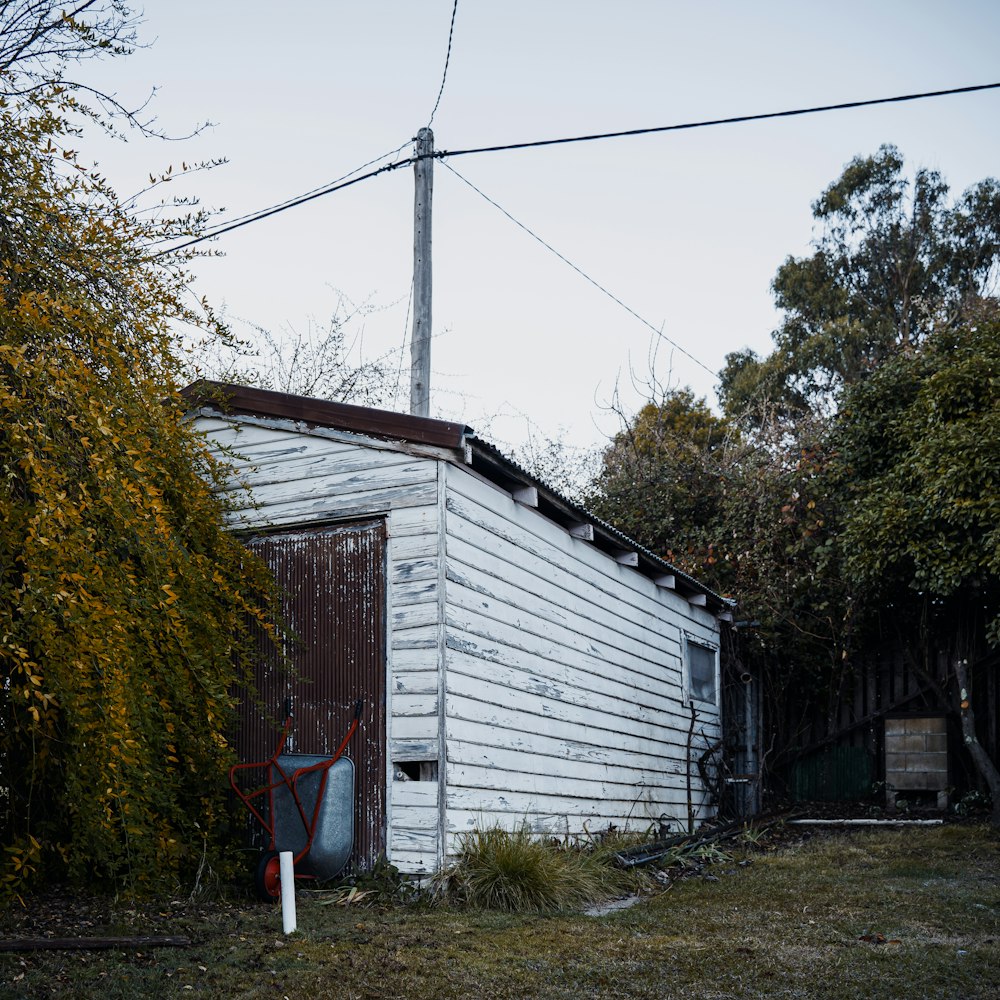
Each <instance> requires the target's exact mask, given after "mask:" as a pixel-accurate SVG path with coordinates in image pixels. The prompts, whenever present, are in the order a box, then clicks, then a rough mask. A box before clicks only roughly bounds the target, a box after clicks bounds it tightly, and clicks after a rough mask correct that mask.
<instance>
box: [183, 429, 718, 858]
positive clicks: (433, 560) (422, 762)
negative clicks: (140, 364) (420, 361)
mask: <svg viewBox="0 0 1000 1000" xmlns="http://www.w3.org/2000/svg"><path fill="white" fill-rule="evenodd" d="M198 426H199V428H200V429H201V430H202V431H203V432H204V433H205V434H206V436H207V438H208V440H209V441H210V442H211V443H212V444H213V445H214V447H216V448H217V449H218V450H219V451H220V452H225V453H227V454H228V456H229V460H230V461H231V463H232V464H233V467H234V482H233V486H232V499H233V501H234V504H233V507H234V509H233V512H232V520H233V526H234V528H240V529H245V530H281V529H282V528H286V527H287V528H289V529H290V528H296V529H301V528H308V526H310V525H317V526H318V525H321V524H324V523H329V522H331V521H338V520H350V519H352V518H370V517H372V516H384V517H385V520H386V526H387V546H386V552H387V556H386V584H387V586H386V615H387V622H386V629H387V643H386V649H387V658H388V663H387V664H386V670H387V675H386V692H387V700H388V705H387V710H386V716H387V724H386V725H387V733H386V736H387V742H388V761H389V764H388V773H387V775H386V788H387V818H388V824H387V826H388V828H387V839H386V843H387V844H388V855H389V860H390V861H391V862H392V863H393V864H395V865H397V866H398V867H399V868H400V870H402V871H404V872H410V873H429V872H432V871H434V870H435V869H436V868H437V867H438V866H439V865H440V863H441V862H442V861H443V859H444V857H445V854H446V853H447V852H448V851H449V850H453V849H454V846H455V843H456V837H457V835H458V834H460V833H461V832H463V831H467V830H470V829H472V828H473V827H475V826H477V825H478V826H482V825H483V824H489V823H492V822H498V823H501V824H503V825H505V826H507V827H511V826H516V825H519V824H520V823H521V822H524V821H527V822H528V823H529V824H530V825H531V826H532V827H533V828H534V829H536V830H539V831H542V830H546V831H552V832H556V833H560V834H563V833H571V834H572V833H581V832H583V831H584V829H585V828H587V829H589V830H590V831H592V832H597V831H599V830H601V829H604V828H607V827H608V826H609V825H614V826H616V827H618V828H619V829H629V830H645V829H647V828H648V827H649V826H651V825H655V824H658V823H659V822H660V821H661V820H670V821H673V822H674V823H675V825H676V822H677V821H680V820H683V819H686V815H687V780H688V779H687V770H688V745H687V744H688V730H689V726H690V722H691V716H690V712H689V710H688V707H687V704H688V701H687V695H686V689H685V671H684V663H683V658H684V650H685V643H686V642H688V641H691V640H693V641H696V642H700V643H702V644H704V645H707V646H710V647H713V648H717V647H718V625H717V622H716V619H715V617H714V616H713V615H712V614H710V613H708V612H707V611H706V610H705V609H704V608H700V607H695V606H692V605H691V604H690V603H689V602H688V601H687V600H685V599H684V598H683V597H682V596H680V595H679V594H678V593H676V592H675V591H673V590H670V589H668V588H665V587H659V586H657V585H656V584H655V583H654V581H653V580H651V579H650V578H649V577H648V576H646V575H644V574H643V573H641V572H639V571H638V570H637V569H635V568H632V567H629V566H625V565H622V564H620V563H618V562H617V561H616V560H615V559H614V558H612V556H610V555H608V554H607V553H605V552H603V551H601V550H600V549H598V548H597V547H596V546H594V545H593V544H591V543H590V542H588V541H586V540H584V539H582V538H576V537H573V536H571V535H570V533H569V531H568V530H566V529H565V528H564V527H561V526H560V525H559V524H557V523H555V522H554V521H552V520H550V519H548V518H547V517H545V516H544V515H542V514H541V513H540V512H539V511H538V510H536V509H534V508H532V507H530V506H525V505H523V504H521V503H519V502H517V501H515V500H514V498H513V497H512V496H511V494H510V493H508V492H506V491H504V490H503V489H501V488H499V487H498V486H496V485H495V484H493V483H492V482H489V481H487V480H486V479H484V478H483V477H481V476H480V475H478V474H477V473H475V472H474V471H472V470H471V469H470V468H468V467H467V466H465V465H463V464H461V463H460V462H459V461H458V456H457V454H456V453H454V452H448V453H445V452H442V451H435V450H434V449H430V448H426V447H422V446H407V445H404V444H401V443H400V442H386V441H378V440H372V439H366V438H364V437H363V436H361V435H359V434H357V433H354V432H342V431H335V430H330V429H325V428H312V427H304V426H303V425H301V424H296V423H294V422H292V421H290V420H284V419H275V418H257V417H227V418H226V419H221V418H219V417H218V416H215V415H212V414H211V413H206V414H204V415H203V416H202V417H201V418H200V419H199V421H198ZM718 722H719V720H718V710H717V709H716V708H715V706H713V705H708V704H705V703H699V704H698V706H697V717H696V724H695V730H694V740H693V755H692V764H691V770H692V774H691V781H692V798H693V804H694V806H695V808H696V810H697V811H698V813H699V815H700V816H701V817H704V816H707V815H708V808H709V807H708V805H707V802H706V797H705V794H704V789H703V788H702V786H701V781H700V777H699V775H698V770H697V766H696V764H695V761H696V759H697V756H698V755H699V754H700V753H701V752H702V750H704V749H705V747H706V745H707V744H708V743H709V742H712V741H714V740H715V739H716V738H717V736H718V728H719V727H718Z"/></svg>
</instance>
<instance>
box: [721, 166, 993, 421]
mask: <svg viewBox="0 0 1000 1000" xmlns="http://www.w3.org/2000/svg"><path fill="white" fill-rule="evenodd" d="M813 217H814V218H815V219H816V221H817V223H818V224H819V225H820V226H821V227H822V229H821V233H820V235H819V237H818V238H817V239H816V241H815V244H814V246H815V251H814V253H813V254H812V255H811V256H809V257H805V258H801V259H798V258H794V257H789V258H788V259H787V260H786V261H785V262H784V264H782V265H781V267H779V268H778V273H777V275H776V276H775V279H774V282H773V285H772V287H773V290H774V295H775V301H776V304H777V305H778V307H779V308H780V309H781V310H783V312H784V318H783V320H782V323H781V326H780V327H779V328H778V329H777V330H776V331H775V333H774V350H773V351H772V353H771V354H770V355H769V356H768V357H767V358H764V359H761V358H759V357H757V355H756V354H755V353H754V352H752V351H742V352H736V353H734V354H730V355H729V356H728V358H727V364H726V367H725V369H724V370H723V372H722V374H721V391H720V395H721V398H722V401H723V405H724V408H725V410H726V412H727V413H728V414H730V415H734V414H737V413H744V412H746V411H747V407H748V405H749V404H750V403H751V402H752V401H753V400H754V399H758V398H764V399H767V400H768V401H770V402H771V403H772V404H773V405H778V406H780V407H781V408H782V410H783V412H784V413H785V414H786V415H787V416H789V417H790V418H792V419H794V416H795V415H796V414H798V413H802V412H805V411H807V410H811V411H813V412H821V411H826V412H832V410H834V409H835V408H836V400H837V399H838V397H839V394H840V393H841V392H842V391H843V389H844V388H845V387H846V386H849V385H851V384H853V383H854V382H856V381H857V380H858V379H859V378H862V377H864V376H865V375H866V374H868V373H870V372H871V371H873V370H875V369H876V368H877V367H878V366H879V365H880V364H882V363H883V362H884V361H885V360H886V359H888V358H890V357H892V356H894V355H896V354H899V353H902V354H907V353H911V352H913V351H915V350H918V349H919V347H920V345H921V343H922V342H923V341H924V339H925V338H926V337H927V336H928V334H929V333H930V332H931V331H932V330H940V329H954V328H956V327H958V326H960V325H962V324H963V323H964V322H965V321H966V320H967V319H968V317H969V316H970V315H971V314H972V312H973V311H974V310H975V308H976V304H977V303H978V302H979V300H980V299H981V298H982V296H983V295H985V294H986V293H987V291H988V289H989V281H990V279H991V277H992V276H993V275H994V274H995V269H996V266H997V264H998V263H1000V184H998V183H997V181H995V180H993V179H987V180H984V181H980V182H979V183H978V184H976V185H974V186H973V187H971V188H970V189H969V190H968V191H966V192H965V193H964V194H963V195H962V196H961V197H960V198H959V199H958V200H957V201H956V202H954V203H953V204H949V201H948V186H947V184H945V182H944V181H943V180H942V178H941V176H940V175H939V174H938V173H937V172H936V171H931V170H918V171H917V172H916V174H915V176H914V178H913V180H912V182H911V181H910V180H909V179H908V178H907V177H906V175H905V173H904V162H903V159H902V157H901V155H900V154H899V151H898V150H896V149H895V148H894V147H893V146H882V147H881V148H880V149H879V150H878V152H877V153H875V154H874V155H873V156H867V157H860V156H859V157H856V158H855V159H854V160H852V161H851V162H850V163H849V164H848V165H847V167H846V168H845V170H844V172H843V174H842V175H841V176H840V177H839V178H838V179H837V180H836V181H834V182H833V183H832V184H831V185H830V186H829V187H828V188H827V189H826V191H824V192H823V194H822V195H821V196H820V197H819V198H818V199H817V200H816V202H814V204H813ZM751 412H752V410H751Z"/></svg>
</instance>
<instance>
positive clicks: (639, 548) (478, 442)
mask: <svg viewBox="0 0 1000 1000" xmlns="http://www.w3.org/2000/svg"><path fill="white" fill-rule="evenodd" d="M468 443H469V445H470V446H471V447H472V449H473V451H474V452H475V451H479V452H482V453H484V454H486V455H488V456H490V457H492V458H493V459H494V460H495V461H498V462H500V463H501V464H502V465H504V466H506V467H507V469H508V470H509V471H510V472H511V473H513V474H514V475H513V476H512V478H517V479H518V480H520V481H521V482H523V483H524V485H531V486H534V487H535V488H536V489H538V490H539V491H541V492H542V493H544V494H545V495H546V496H547V498H548V499H549V500H550V502H552V503H553V504H554V505H556V506H559V507H563V508H564V509H565V510H566V511H568V512H572V513H573V514H575V515H576V516H577V517H578V518H579V519H580V521H581V522H585V523H588V524H591V525H593V526H594V528H595V529H598V530H599V531H600V532H601V533H602V534H603V535H604V536H605V537H606V538H607V539H608V540H613V541H615V542H617V544H618V545H619V546H620V548H621V549H622V550H623V551H632V552H635V553H636V554H637V555H639V556H641V557H642V558H644V559H645V560H646V562H647V563H648V564H650V565H651V567H653V568H655V569H657V570H658V571H659V572H661V573H662V574H663V575H664V576H673V577H676V578H677V579H678V580H679V581H682V582H683V584H684V585H685V588H686V589H688V590H690V591H693V592H695V593H699V594H704V595H705V597H706V598H707V599H708V600H709V601H710V602H711V603H712V605H713V606H714V610H716V611H724V610H727V609H731V608H734V607H735V606H736V602H735V601H734V600H732V599H731V598H728V597H723V596H722V595H721V594H718V593H716V592H715V591H714V590H712V588H711V587H708V586H706V585H705V584H703V583H702V582H701V581H699V580H698V579H696V578H695V577H693V576H691V575H690V574H688V573H685V572H684V571H683V570H681V569H678V568H677V567H676V566H674V565H673V563H670V562H668V561H667V560H666V559H664V558H663V557H662V556H658V555H657V554H656V553H655V552H653V551H652V550H651V549H647V548H646V547H645V546H643V545H640V544H639V543H638V542H637V541H636V540H635V539H634V538H630V537H629V536H628V535H626V534H625V533H624V532H621V531H619V530H618V529H617V528H615V527H613V526H612V525H610V524H608V523H607V521H602V520H601V519H600V518H599V517H596V516H595V515H594V514H591V513H590V511H588V510H587V509H586V508H584V507H581V506H580V505H579V504H577V503H574V502H573V501H572V500H570V499H568V498H567V497H565V496H563V495H562V494H561V493H559V492H558V491H556V490H554V489H552V488H551V487H550V486H547V485H546V484H545V483H544V482H542V481H541V480H540V479H538V478H537V477H535V476H533V475H532V474H531V473H530V472H528V470H527V469H525V468H523V467H522V466H520V465H518V464H517V462H515V461H514V460H513V459H511V458H508V457H507V456H506V455H505V454H504V453H503V452H502V451H500V449H499V448H497V447H496V446H495V445H493V444H491V443H490V442H489V441H487V440H485V439H484V438H481V437H479V436H478V435H476V434H473V433H471V432H470V435H469V438H468Z"/></svg>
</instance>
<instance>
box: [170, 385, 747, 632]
mask: <svg viewBox="0 0 1000 1000" xmlns="http://www.w3.org/2000/svg"><path fill="white" fill-rule="evenodd" d="M181 395H182V396H183V397H184V398H185V399H186V400H187V401H188V402H189V403H190V404H191V405H192V407H196V408H208V409H210V410H215V411H218V412H220V413H224V414H226V413H230V414H242V415H245V416H257V417H272V418H274V417H276V418H279V419H280V418H284V419H287V420H293V421H297V422H300V423H303V424H306V425H307V426H316V427H328V428H332V429H335V430H342V431H353V432H356V433H358V434H364V435H366V436H368V437H375V438H381V439H384V440H387V441H400V442H410V443H413V444H421V445H431V446H434V447H438V448H444V449H446V450H452V451H454V452H455V461H456V463H460V464H463V465H466V466H470V467H471V468H472V470H473V471H474V472H477V473H478V474H479V475H481V476H483V478H485V479H488V480H490V481H491V482H493V483H495V484H496V485H499V486H501V487H503V488H504V489H506V490H508V491H509V492H511V493H514V494H515V495H520V496H521V497H525V498H526V499H527V498H528V497H529V496H530V499H529V500H528V502H529V503H530V504H531V505H532V506H535V507H537V508H538V510H539V512H540V513H541V514H543V515H545V516H546V517H548V518H549V519H550V520H553V521H555V522H556V523H558V524H561V525H562V526H563V527H565V528H568V529H569V530H571V531H573V532H574V533H579V534H581V536H582V537H585V538H587V540H588V541H590V542H591V543H592V544H593V545H595V546H596V547H598V548H600V549H602V550H603V551H605V552H607V553H609V554H610V555H612V556H613V557H614V558H616V559H618V560H619V561H620V562H623V563H626V564H627V565H632V566H634V567H635V568H636V569H638V570H639V571H640V572H642V573H644V574H645V575H647V576H651V577H653V578H654V579H656V580H657V582H658V583H660V584H661V585H662V586H667V587H671V588H672V589H675V590H677V591H678V593H680V594H681V595H682V596H684V597H686V598H687V599H688V600H691V601H692V602H693V603H696V604H703V605H704V606H705V607H706V608H707V610H709V611H711V612H713V613H715V614H719V613H723V612H725V611H727V610H728V609H729V608H731V607H732V603H733V602H731V601H729V600H727V599H726V598H724V597H722V596H721V595H719V594H717V593H716V592H715V591H713V590H712V589H711V588H709V587H706V586H705V585H704V584H703V583H700V582H699V581H698V580H696V579H695V578H694V577H692V576H690V575H688V574H687V573H684V572H683V571H681V570H679V569H677V567H676V566H674V565H673V564H672V563H669V562H667V560H665V559H663V558H661V557H660V556H658V555H656V553H654V552H652V551H650V550H649V549H647V548H645V547H644V546H642V545H640V544H639V543H638V542H636V541H635V540H634V539H631V538H629V537H628V536H627V535H625V534H623V533H622V532H620V531H618V529H617V528H614V527H612V526H611V525H610V524H608V523H607V522H605V521H602V520H601V519H600V518H597V517H595V516H594V515H593V514H591V513H589V512H588V511H586V510H584V509H583V508H582V507H580V506H579V505H577V504H575V503H574V502H573V501H572V500H569V499H567V498H566V497H564V496H562V495H561V494H560V493H558V492H556V491H555V490H553V489H551V488H550V487H548V486H546V485H545V484H544V483H543V482H542V481H541V480H539V479H537V478H536V477H535V476H533V475H532V474H531V473H530V472H528V471H527V470H526V469H524V468H522V467H521V466H520V465H518V464H517V463H516V462H514V461H512V460H511V459H510V458H508V457H507V456H506V455H504V454H503V453H502V452H500V451H499V450H498V449H497V448H496V447H495V446H494V445H492V444H490V442H488V441H486V440H485V439H483V438H481V437H479V436H478V435H476V434H475V432H474V431H473V430H472V428H471V427H468V426H466V425H465V424H459V423H452V422H450V421H446V420H433V419H431V418H429V417H414V416H411V415H409V414H405V413H393V412H391V411H389V410H379V409H375V408H373V407H368V406H354V405H352V404H349V403H335V402H331V401H330V400H325V399H313V398H311V397H308V396H295V395H292V394H291V393H287V392H274V391H273V390H270V389H255V388H251V387H249V386H242V385H235V384H232V383H227V382H213V381H208V380H205V379H203V380H200V381H198V382H195V383H193V384H192V385H189V386H187V388H185V389H183V390H182V391H181ZM524 491H528V492H527V493H525V492H524Z"/></svg>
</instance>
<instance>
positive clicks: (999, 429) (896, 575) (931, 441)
mask: <svg viewBox="0 0 1000 1000" xmlns="http://www.w3.org/2000/svg"><path fill="white" fill-rule="evenodd" d="M998 385H1000V309H998V308H997V307H996V306H989V307H985V308H983V310H982V311H981V312H980V314H979V315H978V317H975V318H971V317H970V321H969V323H968V324H967V325H965V326H961V327H958V328H951V327H948V326H945V327H944V328H942V329H938V330H935V331H933V332H931V333H929V334H928V335H927V336H926V338H925V340H924V343H923V347H922V350H920V351H919V353H909V354H900V355H898V356H896V357H894V358H892V359H890V360H889V361H887V362H886V363H885V364H883V365H882V366H881V367H880V368H879V369H878V370H877V371H875V372H874V373H873V374H872V375H871V376H870V377H869V378H867V379H865V380H864V381H862V382H860V383H858V384H857V385H855V386H854V387H852V389H851V390H850V391H849V392H848V393H846V394H845V397H844V400H843V405H842V408H841V412H840V416H839V419H838V422H837V427H836V430H835V434H834V440H835V443H836V448H837V457H836V463H835V464H836V469H835V472H836V474H837V476H838V477H839V480H840V483H841V488H842V489H843V491H844V493H845V494H846V496H848V497H849V498H850V505H849V507H848V511H847V514H846V516H845V517H844V519H843V527H842V531H841V534H840V539H839V546H840V549H841V559H840V563H841V565H842V566H843V568H844V572H845V573H846V575H847V577H848V579H849V581H850V582H851V584H852V585H853V587H854V590H855V593H856V595H857V597H858V599H859V600H860V601H862V602H863V603H864V604H865V606H866V607H868V608H869V609H876V608H888V609H889V613H890V615H891V616H892V618H894V619H895V623H896V627H897V632H898V635H899V637H900V641H901V642H902V643H903V644H904V645H905V646H906V647H907V648H908V649H909V652H910V657H911V660H912V662H914V663H915V664H917V665H918V666H922V665H924V664H926V663H928V662H929V661H930V659H931V657H932V656H933V655H934V653H935V651H938V650H940V651H942V652H943V653H944V654H945V655H946V656H947V657H948V662H949V665H950V666H951V668H952V670H953V673H954V685H953V692H952V698H951V701H952V703H953V705H954V706H955V708H956V710H957V714H958V715H959V717H960V719H961V721H962V730H963V737H964V741H965V744H966V747H967V748H968V750H969V752H970V754H971V756H972V758H973V761H974V763H975V765H976V767H977V769H978V770H979V772H980V774H981V775H982V777H983V779H984V781H985V782H986V783H987V784H988V786H989V788H990V791H991V793H992V796H993V808H994V811H993V819H994V823H996V824H997V825H1000V771H998V769H997V766H996V763H995V762H994V761H992V760H990V758H989V756H988V755H987V754H986V752H985V750H983V748H982V747H981V746H980V744H979V741H978V738H977V735H976V729H975V719H974V717H973V715H972V708H971V695H970V692H971V687H970V677H971V676H973V673H974V668H975V666H976V658H977V656H979V657H980V658H984V653H986V652H988V648H984V642H983V640H984V638H985V640H986V644H985V645H986V646H987V647H990V646H991V647H993V649H994V650H995V649H996V648H997V647H1000V392H998V391H997V390H998ZM991 669H996V668H995V667H993V668H991ZM923 673H924V674H925V675H929V674H930V671H929V670H927V669H926V668H924V669H923ZM940 697H941V698H942V700H945V699H946V695H945V694H944V692H941V693H940Z"/></svg>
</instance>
